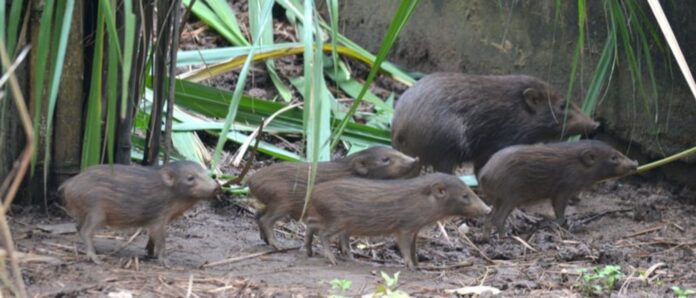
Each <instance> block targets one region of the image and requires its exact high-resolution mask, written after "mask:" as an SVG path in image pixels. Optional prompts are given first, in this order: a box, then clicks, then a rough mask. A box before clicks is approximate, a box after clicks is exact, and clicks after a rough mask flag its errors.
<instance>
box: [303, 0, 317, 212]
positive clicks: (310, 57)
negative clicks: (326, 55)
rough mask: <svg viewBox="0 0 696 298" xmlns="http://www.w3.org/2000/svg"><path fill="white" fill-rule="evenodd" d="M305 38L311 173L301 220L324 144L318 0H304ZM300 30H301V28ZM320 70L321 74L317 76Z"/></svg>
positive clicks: (306, 110)
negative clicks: (317, 25) (322, 136)
mask: <svg viewBox="0 0 696 298" xmlns="http://www.w3.org/2000/svg"><path fill="white" fill-rule="evenodd" d="M301 29H302V31H301V32H302V36H301V38H302V41H303V42H304V45H305V48H304V76H305V86H304V94H305V95H309V96H305V98H304V103H305V106H304V116H303V120H304V121H303V124H304V130H305V139H306V148H307V150H306V153H305V154H306V155H305V156H306V157H307V161H309V162H310V166H309V173H308V176H307V191H306V192H305V197H304V206H303V207H302V213H301V214H300V220H302V219H304V216H305V213H306V212H307V206H309V201H310V197H311V194H312V189H313V188H314V180H315V179H316V176H317V162H318V161H319V158H320V152H319V145H320V143H321V139H320V138H321V135H320V133H319V129H320V128H319V127H320V123H319V121H320V115H319V114H320V113H321V106H320V104H321V102H319V100H320V98H319V96H320V92H319V91H318V90H319V87H320V86H319V83H320V82H319V77H320V76H321V74H322V72H323V69H322V67H321V65H320V63H321V60H322V59H321V57H319V59H317V56H316V55H315V54H314V50H315V49H314V46H313V44H314V34H313V32H312V31H313V30H314V29H315V26H314V2H313V1H311V0H304V22H303V24H302V28H301ZM298 32H300V30H298ZM319 34H320V32H319V30H317V36H316V39H317V43H318V44H319V45H320V44H321V36H319ZM319 49H321V46H317V48H316V51H317V52H319V53H321V51H320V50H319ZM317 72H318V73H319V75H317Z"/></svg>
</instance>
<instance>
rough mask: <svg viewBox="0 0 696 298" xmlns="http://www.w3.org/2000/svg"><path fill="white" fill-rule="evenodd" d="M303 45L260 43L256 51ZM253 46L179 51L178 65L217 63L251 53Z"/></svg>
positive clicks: (295, 43)
mask: <svg viewBox="0 0 696 298" xmlns="http://www.w3.org/2000/svg"><path fill="white" fill-rule="evenodd" d="M301 46H302V43H299V42H286V43H277V44H270V45H260V46H258V48H256V49H257V51H256V53H260V52H267V51H274V50H282V49H288V48H296V47H301ZM252 48H253V47H252V46H238V47H226V48H215V49H202V50H192V51H179V53H178V54H177V56H176V58H177V59H176V60H177V61H176V66H177V67H184V66H191V65H200V64H217V63H221V62H224V61H227V60H229V59H230V57H238V56H246V55H248V54H249V52H250V51H251V49H252Z"/></svg>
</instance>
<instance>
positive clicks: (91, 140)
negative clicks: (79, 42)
mask: <svg viewBox="0 0 696 298" xmlns="http://www.w3.org/2000/svg"><path fill="white" fill-rule="evenodd" d="M99 5H102V2H100V3H99ZM104 25H105V24H104V13H103V12H102V10H101V9H99V10H98V12H97V23H96V27H97V30H96V37H95V42H94V55H93V58H92V74H91V85H90V89H89V98H88V100H87V119H86V121H85V135H84V138H83V142H84V143H83V145H82V160H81V162H80V167H81V169H83V170H84V169H85V168H87V167H89V166H91V165H95V164H98V163H99V144H100V142H101V112H102V105H101V94H102V70H103V60H104V59H103V58H104V56H103V55H104ZM131 157H132V156H131Z"/></svg>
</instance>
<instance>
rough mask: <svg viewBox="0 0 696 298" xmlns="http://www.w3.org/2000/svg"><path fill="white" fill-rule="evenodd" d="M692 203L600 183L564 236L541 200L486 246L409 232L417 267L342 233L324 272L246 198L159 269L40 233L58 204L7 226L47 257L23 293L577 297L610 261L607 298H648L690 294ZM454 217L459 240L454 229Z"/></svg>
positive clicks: (376, 241)
mask: <svg viewBox="0 0 696 298" xmlns="http://www.w3.org/2000/svg"><path fill="white" fill-rule="evenodd" d="M692 196H693V192H689V191H684V190H681V189H675V188H674V187H673V186H671V185H652V184H650V183H644V182H638V181H631V182H625V181H612V182H606V183H603V184H601V185H597V186H595V187H594V188H593V189H592V190H589V191H587V192H584V193H583V194H581V195H580V198H579V200H577V201H576V202H575V203H574V204H573V205H571V206H570V207H569V208H568V209H567V210H566V214H567V217H568V218H569V223H568V226H569V228H568V229H565V228H561V227H559V226H557V225H555V224H553V221H551V220H548V219H547V218H551V217H552V214H553V213H552V211H551V208H550V207H549V206H548V204H546V203H541V204H537V205H534V206H526V207H524V208H522V210H524V212H521V211H516V212H515V213H514V214H513V216H511V220H509V221H508V225H507V227H508V230H509V232H510V234H509V235H508V236H504V237H499V238H495V237H494V238H493V239H492V240H491V241H490V242H489V243H483V242H480V241H476V239H477V238H478V237H477V234H478V232H479V231H480V227H481V226H482V224H483V220H482V219H473V220H464V219H459V218H458V219H451V220H448V221H446V222H445V227H446V230H447V234H448V236H449V241H448V240H447V239H446V238H445V237H444V236H443V235H442V234H441V233H440V231H439V229H438V228H437V226H436V225H433V226H431V227H427V228H425V229H424V230H423V231H422V232H421V233H420V236H419V239H418V255H419V259H420V265H421V267H423V268H422V269H419V270H418V271H409V270H408V269H406V268H405V267H404V265H403V262H402V259H401V257H400V256H399V253H398V249H397V248H396V245H395V242H394V240H393V238H391V237H384V238H379V237H378V238H371V239H363V238H353V239H352V250H353V254H354V258H355V259H354V260H352V261H351V260H345V259H344V260H341V261H339V263H338V265H336V266H332V265H330V264H329V263H328V262H327V260H326V259H325V258H324V257H323V256H321V255H318V256H315V257H311V258H309V257H307V256H306V254H305V251H304V250H301V249H297V247H299V246H300V245H301V242H302V233H303V227H302V226H301V225H299V224H297V223H295V222H293V221H285V222H282V223H281V224H279V225H277V226H276V234H277V236H278V238H279V240H280V243H281V245H282V246H283V247H286V248H288V250H286V251H281V252H271V249H270V248H269V247H268V246H266V245H264V243H263V242H262V241H261V240H260V238H259V234H258V229H257V227H256V224H255V221H254V217H253V212H254V209H253V207H252V205H251V204H250V202H251V201H250V200H247V199H246V198H228V199H227V200H225V201H224V202H218V203H215V204H208V203H205V204H200V205H199V206H198V207H196V208H195V209H194V210H191V211H189V212H187V213H186V215H185V216H184V217H182V218H181V219H178V220H176V221H175V222H173V223H172V224H171V226H170V228H169V236H168V238H167V249H168V256H169V263H170V268H165V267H162V266H160V265H159V264H158V263H157V262H156V261H155V260H149V259H147V258H146V257H145V255H146V253H145V249H144V247H145V243H146V241H147V237H146V236H144V235H139V236H138V237H136V238H135V239H134V241H133V242H132V243H130V244H128V245H127V246H126V247H125V248H123V249H121V250H118V249H119V248H121V247H123V246H124V243H126V242H127V239H129V238H130V237H131V235H132V234H133V232H134V231H113V230H108V229H107V230H103V231H101V232H100V233H98V236H97V238H96V246H97V251H98V253H99V254H105V255H102V257H103V261H104V264H102V265H96V264H93V263H91V262H90V261H89V260H88V259H87V258H86V256H85V255H84V253H83V250H84V244H83V243H82V242H81V241H80V240H79V236H78V235H77V234H75V233H74V232H67V233H65V234H53V233H51V232H49V230H50V228H46V225H48V226H49V227H51V225H56V224H63V223H72V222H73V220H72V219H70V218H69V217H67V216H65V215H64V213H63V212H62V211H61V210H58V209H54V210H53V212H52V214H50V215H48V216H45V215H44V214H41V213H37V212H35V211H32V210H21V209H15V210H14V212H13V214H12V216H11V218H10V224H11V227H12V230H13V234H14V235H15V237H16V242H17V247H18V250H19V251H21V252H25V253H30V254H32V255H40V256H47V257H52V259H49V260H42V259H36V258H35V260H33V261H31V260H30V259H27V260H29V261H27V262H25V263H23V264H22V268H23V274H24V277H25V280H26V283H27V285H28V288H29V292H30V293H31V295H32V296H34V295H38V296H45V297H82V296H105V295H107V294H108V293H117V292H121V291H126V292H130V293H133V294H135V295H137V296H143V295H144V296H186V293H187V292H188V291H190V292H191V293H192V294H195V295H197V296H199V297H209V296H223V297H224V296H238V295H241V296H252V295H256V296H273V295H281V296H325V295H329V294H332V293H334V292H332V290H331V285H330V281H331V280H333V279H346V280H350V281H352V286H351V288H350V290H349V291H348V292H347V293H346V295H347V296H351V297H354V296H360V295H364V294H368V293H373V292H374V291H375V289H376V288H377V287H378V286H379V285H380V284H381V283H383V280H382V278H381V276H380V272H381V271H384V272H387V273H389V274H393V273H395V272H401V274H400V278H399V289H401V290H403V291H405V292H407V293H409V294H411V295H412V296H453V295H454V294H450V293H448V292H446V290H450V289H457V288H461V287H465V286H475V285H486V286H492V287H496V288H498V289H500V290H502V296H504V297H513V296H537V297H541V296H580V295H582V294H583V292H582V289H581V287H580V286H581V285H582V282H581V281H580V280H579V277H580V275H579V273H578V270H580V269H582V268H592V267H595V266H599V267H600V268H601V267H603V266H605V265H618V266H620V267H621V271H622V272H623V274H624V275H625V276H624V277H623V278H621V279H620V280H619V281H618V282H617V283H616V285H615V287H614V288H613V289H612V290H611V292H613V293H614V294H615V295H616V294H619V295H620V296H653V297H654V296H671V295H672V290H671V289H670V287H671V286H680V287H682V288H696V257H694V254H695V253H696V251H695V248H696V231H695V230H694V229H693V227H694V226H695V224H696V216H694V214H696V206H693V205H690V204H686V203H682V202H684V201H686V199H693V197H692ZM464 221H466V223H467V224H468V225H469V226H470V231H469V232H468V233H467V234H464V235H468V236H467V237H466V238H464V237H463V236H462V234H460V233H459V229H458V228H457V226H458V225H459V224H460V223H462V222H464ZM466 239H471V240H472V242H471V243H470V242H467V240H466ZM320 245H321V244H320V243H315V246H316V247H315V250H317V249H318V248H319V246H320ZM113 251H117V252H116V253H114V254H113V255H109V253H110V252H113ZM484 255H485V257H484ZM486 258H488V259H489V260H486ZM651 267H654V268H653V270H651V271H649V276H646V271H648V270H649V269H650V268H651ZM194 297H195V296H194Z"/></svg>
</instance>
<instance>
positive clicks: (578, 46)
mask: <svg viewBox="0 0 696 298" xmlns="http://www.w3.org/2000/svg"><path fill="white" fill-rule="evenodd" d="M585 18H586V15H585V0H578V38H577V40H576V43H575V50H574V51H573V60H572V62H571V64H570V79H569V80H568V90H567V91H566V96H565V101H566V105H565V106H566V109H565V111H564V113H563V128H562V129H561V135H562V136H564V135H565V130H566V121H567V120H568V107H569V106H570V105H569V104H567V103H569V102H570V98H571V96H572V95H573V88H574V86H575V80H576V76H577V73H578V66H579V65H580V60H581V59H580V58H581V56H582V50H583V48H584V47H585ZM573 138H578V136H573Z"/></svg>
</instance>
